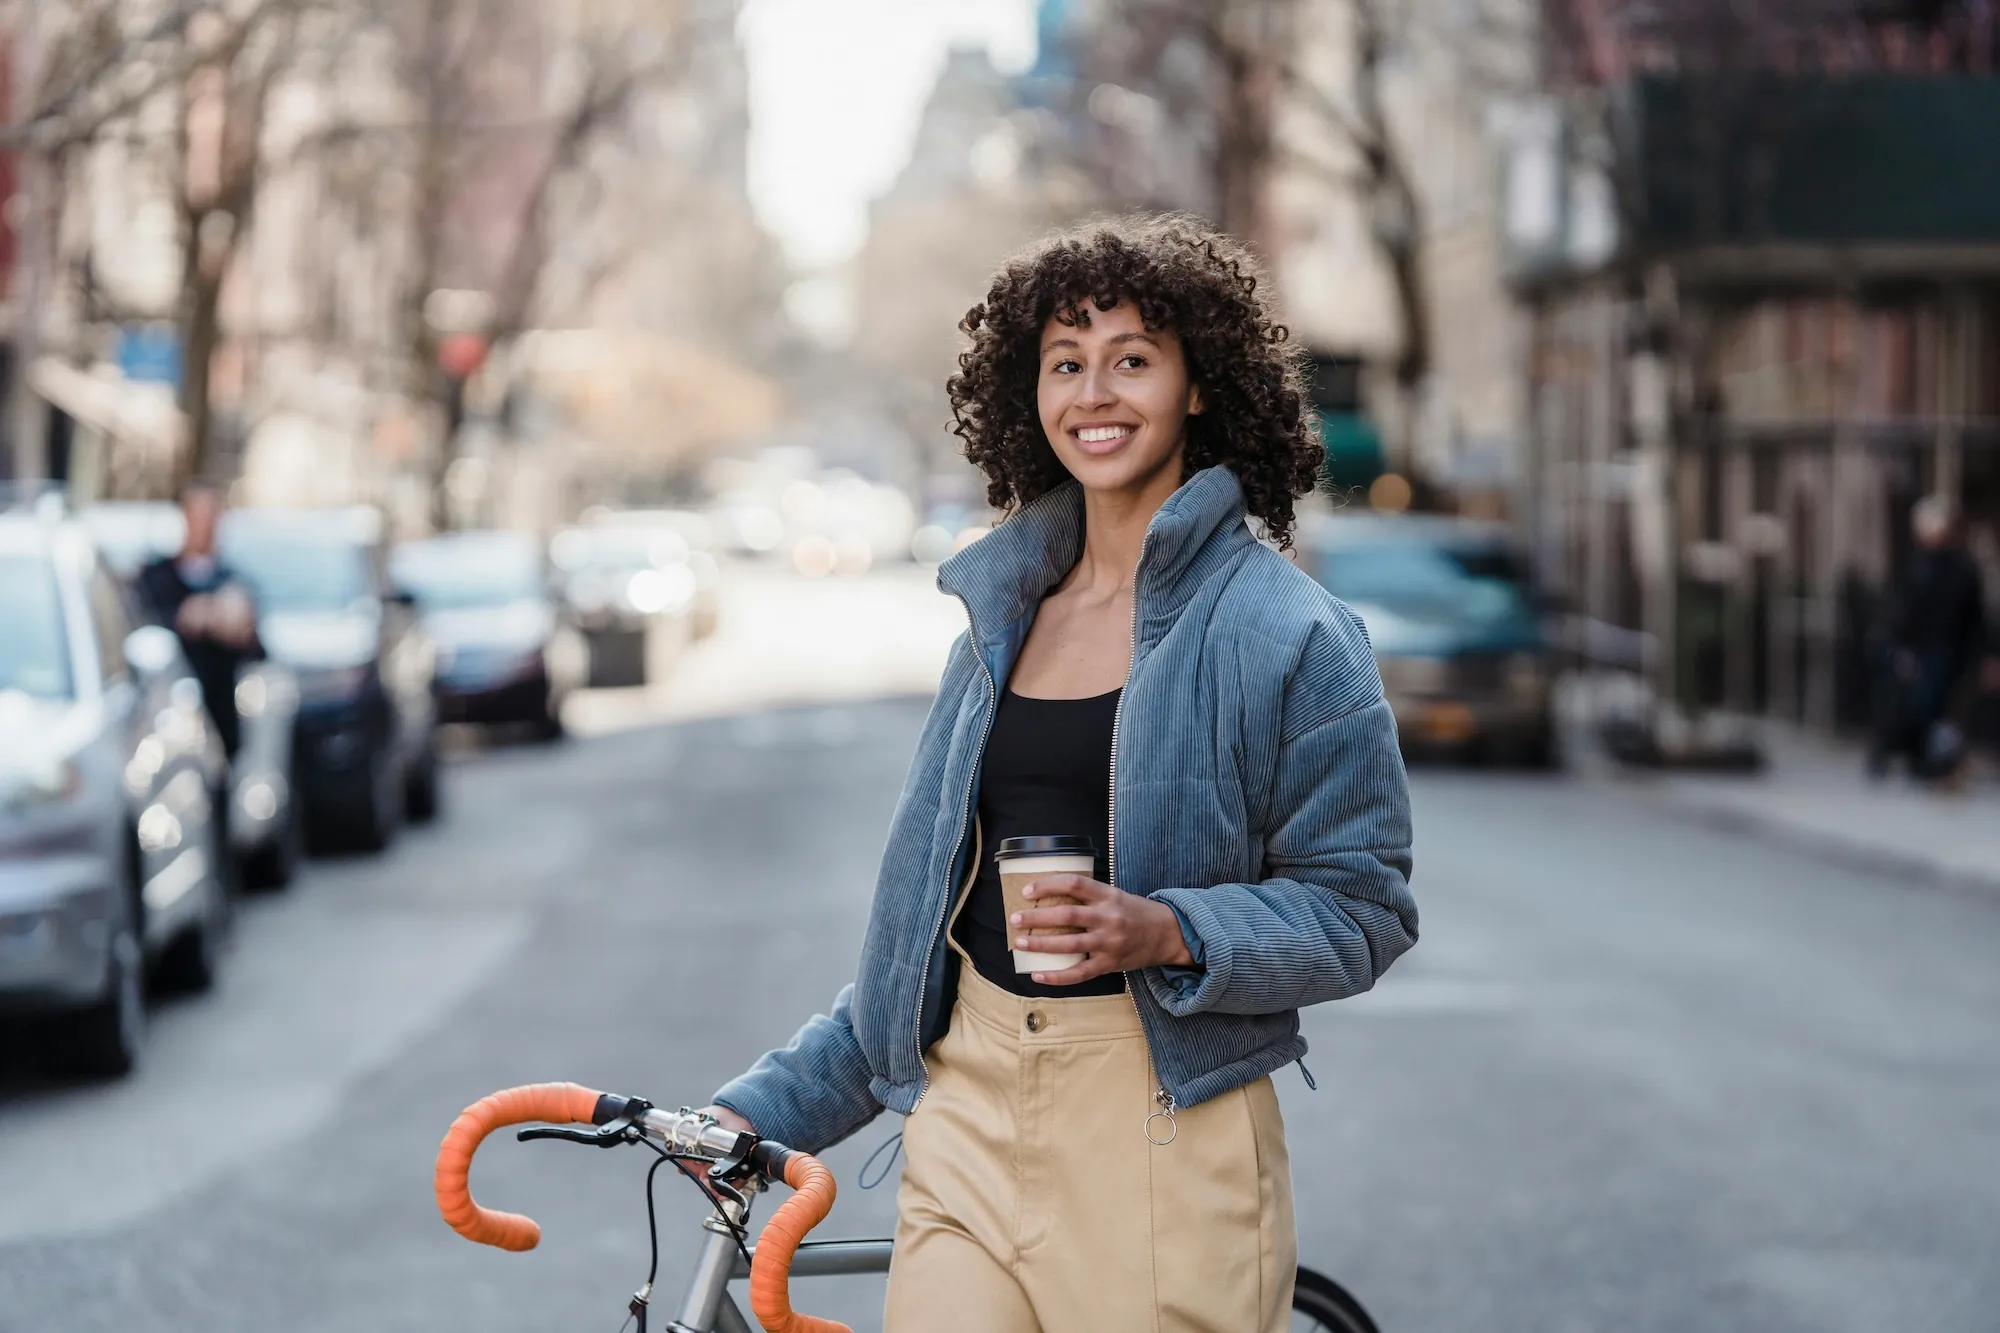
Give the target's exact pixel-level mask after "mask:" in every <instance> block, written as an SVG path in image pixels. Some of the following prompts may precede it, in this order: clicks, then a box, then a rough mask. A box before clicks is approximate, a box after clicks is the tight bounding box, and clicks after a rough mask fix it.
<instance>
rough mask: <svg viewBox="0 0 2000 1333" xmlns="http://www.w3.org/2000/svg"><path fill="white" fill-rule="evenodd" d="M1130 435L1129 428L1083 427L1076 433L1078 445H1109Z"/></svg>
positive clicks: (1130, 430)
mask: <svg viewBox="0 0 2000 1333" xmlns="http://www.w3.org/2000/svg"><path fill="white" fill-rule="evenodd" d="M1131 433H1132V427H1130V426H1085V427H1083V428H1082V429H1080V430H1078V431H1077V432H1076V438H1077V441H1078V443H1080V444H1110V443H1111V442H1112V441H1114V440H1122V439H1124V438H1125V437H1126V436H1127V435H1130V434H1131Z"/></svg>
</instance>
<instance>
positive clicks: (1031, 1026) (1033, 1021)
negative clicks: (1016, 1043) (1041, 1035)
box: [1028, 1009, 1042, 1032]
mask: <svg viewBox="0 0 2000 1333" xmlns="http://www.w3.org/2000/svg"><path fill="white" fill-rule="evenodd" d="M1041 1030H1042V1016H1041V1015H1040V1014H1038V1013H1036V1012H1035V1011H1034V1010H1032V1009H1030V1010H1029V1011H1028V1031H1030V1032H1040V1031H1041Z"/></svg>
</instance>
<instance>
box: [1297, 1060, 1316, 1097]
mask: <svg viewBox="0 0 2000 1333" xmlns="http://www.w3.org/2000/svg"><path fill="white" fill-rule="evenodd" d="M1293 1063H1294V1064H1296V1065H1298V1067H1299V1072H1300V1073H1301V1074H1304V1075H1305V1076H1306V1088H1307V1090H1308V1091H1311V1092H1318V1091H1319V1080H1318V1079H1315V1078H1314V1077H1313V1071H1312V1070H1310V1069H1307V1068H1306V1058H1305V1057H1304V1056H1303V1055H1302V1056H1300V1057H1299V1058H1298V1059H1297V1060H1295V1061H1293Z"/></svg>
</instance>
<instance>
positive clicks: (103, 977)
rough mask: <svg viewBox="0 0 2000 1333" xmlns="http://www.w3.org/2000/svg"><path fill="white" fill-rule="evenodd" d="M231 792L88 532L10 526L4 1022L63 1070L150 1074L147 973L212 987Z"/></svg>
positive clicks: (174, 644)
mask: <svg viewBox="0 0 2000 1333" xmlns="http://www.w3.org/2000/svg"><path fill="white" fill-rule="evenodd" d="M227 781H228V770H227V766H226V761H225V759H224V756H223V751H222V743H221V740H220V738H219V737H218V736H217V735H216V733H215V730H214V728H213V727H212V726H210V725H209V722H208V716H207V713H206V712H205V710H204V709H203V707H202V700H201V690H200V687H199V686H198V685H197V684H196V682H195V679H194V676H193V675H192V673H191V672H190V671H189V670H188V667H187V663H186V660H185V658H183V656H182V655H181V649H180V644H179V641H178V640H176V639H175V638H174V636H173V634H172V633H171V632H170V631H168V630H165V629H161V628H160V627H158V626H140V627H138V628H134V626H133V622H132V621H131V619H130V617H129V615H128V611H127V607H126V603H125V600H124V597H123V595H122V594H121V592H120V591H119V588H118V585H117V584H116V582H115V581H114V580H113V579H112V578H111V577H110V575H109V574H108V573H107V572H106V571H105V570H104V568H103V566H102V565H101V563H100V562H99V560H98V557H97V554H96V550H95V548H94V547H93V546H92V544H91V542H90V539H89V536H88V534H87V533H85V531H84V530H83V529H82V527H81V526H80V525H79V524H77V523H76V522H75V521H73V520H71V519H68V518H65V517H63V516H61V515H60V514H52V513H48V512H25V511H19V510H16V511H12V512H0V1012H4V1013H6V1014H8V1015H9V1016H13V1017H22V1018H25V1019H26V1020H27V1021H28V1022H29V1023H30V1025H31V1026H32V1027H33V1029H34V1030H35V1031H36V1035H37V1036H38V1037H39V1038H40V1044H41V1047H42V1049H43V1052H44V1054H45V1056H46V1057H47V1059H48V1062H49V1063H50V1064H52V1065H53V1066H55V1067H56V1068H57V1069H58V1070H59V1071H60V1072H65V1073H73V1074H81V1075H87V1076H95V1077H110V1076H116V1075H121V1074H124V1073H125V1072H126V1071H128V1070H129V1069H131V1068H132V1066H133V1065H134V1064H135V1063H136V1062H137V1060H138V1058H139V1052H140V1048H141V1045H142V1043H143V1041H144V1038H145V1030H146V1006H145V995H146V991H145V982H146V977H147V972H148V964H151V965H152V970H153V972H154V974H155V976H156V978H157V980H158V981H159V982H160V983H161V984H163V985H165V986H167V987H171V988H178V989H191V990H200V989H204V988H206V987H208V986H209V985H210V984H212V983H213V981H214V979H215V974H216V967H217V962H218V955H219V953H220V950H221V947H222V944H223V940H224V936H225V934H226V932H227V929H228V926H229V922H230V895H229V889H228V884H227V881H226V879H225V878H224V877H223V874H222V871H223V864H224V863H223V859H222V855H221V853H222V848H221V847H220V845H219V842H220V834H221V829H222V825H221V822H220V821H218V820H216V819H215V818H214V817H213V813H212V812H213V810H214V807H215V801H216V799H217V794H218V793H220V792H223V791H226V790H227V787H226V784H227Z"/></svg>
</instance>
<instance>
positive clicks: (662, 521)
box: [583, 508, 722, 642]
mask: <svg viewBox="0 0 2000 1333" xmlns="http://www.w3.org/2000/svg"><path fill="white" fill-rule="evenodd" d="M583 521H584V523H585V524H586V525H588V526H594V527H600V528H619V529H635V528H636V529H644V530H650V531H654V532H660V533H665V534H668V537H669V540H667V541H665V542H661V543H657V544H655V545H654V546H653V547H652V548H651V551H650V554H651V556H652V558H653V560H654V561H655V563H659V564H665V563H671V562H673V561H684V562H685V563H686V565H687V567H688V572H689V573H691V574H693V575H694V595H693V596H692V597H691V598H689V600H688V630H689V632H690V633H691V634H692V635H693V636H694V638H695V640H696V641H697V642H699V641H700V640H702V639H706V638H707V637H708V636H709V635H711V634H713V633H715V627H716V625H717V623H718V622H719V621H720V620H721V617H722V567H721V566H720V565H719V564H717V563H716V559H715V551H716V547H717V545H718V543H719V540H720V539H719V536H718V534H717V532H716V526H717V525H716V522H715V520H713V519H711V518H710V517H709V516H708V515H706V514H698V513H696V512H695V511H694V510H692V509H610V508H596V509H591V510H588V511H586V512H585V513H584V515H583ZM675 539H678V540H677V541H676V540H675Z"/></svg>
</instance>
